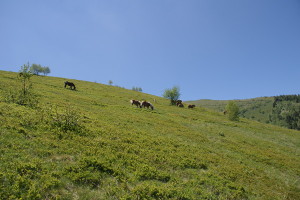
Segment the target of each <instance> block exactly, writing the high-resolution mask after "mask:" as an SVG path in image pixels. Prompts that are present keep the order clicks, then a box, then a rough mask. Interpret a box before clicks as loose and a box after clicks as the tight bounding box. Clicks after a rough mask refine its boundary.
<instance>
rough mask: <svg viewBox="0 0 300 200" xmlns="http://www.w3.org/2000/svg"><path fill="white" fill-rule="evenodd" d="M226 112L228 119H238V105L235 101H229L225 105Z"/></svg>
mask: <svg viewBox="0 0 300 200" xmlns="http://www.w3.org/2000/svg"><path fill="white" fill-rule="evenodd" d="M225 109H226V114H228V119H229V120H231V121H239V107H238V106H237V104H236V103H235V101H229V102H228V104H227V105H226V108H225Z"/></svg>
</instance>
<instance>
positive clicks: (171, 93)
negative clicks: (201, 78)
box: [163, 86, 181, 105]
mask: <svg viewBox="0 0 300 200" xmlns="http://www.w3.org/2000/svg"><path fill="white" fill-rule="evenodd" d="M180 95H181V94H180V88H179V87H178V86H174V87H173V88H171V89H165V91H164V93H163V97H164V98H166V99H169V100H170V101H171V104H172V105H175V104H176V101H177V100H178V99H179V97H180Z"/></svg>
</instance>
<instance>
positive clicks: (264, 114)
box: [186, 97, 274, 123]
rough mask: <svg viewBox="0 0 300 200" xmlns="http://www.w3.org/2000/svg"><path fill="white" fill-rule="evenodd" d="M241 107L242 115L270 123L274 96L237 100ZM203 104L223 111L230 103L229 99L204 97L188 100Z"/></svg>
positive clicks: (191, 102) (198, 104)
mask: <svg viewBox="0 0 300 200" xmlns="http://www.w3.org/2000/svg"><path fill="white" fill-rule="evenodd" d="M235 102H236V104H237V105H238V107H239V109H240V116H241V117H245V118H247V119H251V120H256V121H259V122H264V123H269V122H270V119H269V115H271V114H272V109H273V102H274V98H273V97H259V98H253V99H243V100H235ZM186 103H189V104H195V105H197V106H202V107H205V108H208V109H211V110H215V111H217V112H223V111H224V110H225V107H226V105H227V103H228V101H227V100H209V99H203V100H198V101H189V102H186Z"/></svg>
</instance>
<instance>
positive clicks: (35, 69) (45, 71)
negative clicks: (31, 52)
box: [30, 64, 50, 76]
mask: <svg viewBox="0 0 300 200" xmlns="http://www.w3.org/2000/svg"><path fill="white" fill-rule="evenodd" d="M30 71H31V72H32V73H33V74H35V75H39V74H40V73H43V74H44V76H46V75H47V74H49V73H50V68H49V67H42V66H41V65H39V64H32V65H31V67H30Z"/></svg>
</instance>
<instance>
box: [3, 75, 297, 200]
mask: <svg viewBox="0 0 300 200" xmlns="http://www.w3.org/2000/svg"><path fill="white" fill-rule="evenodd" d="M17 77H18V73H13V72H6V71H0V155H1V156H0V199H22V200H23V199H30V200H31V199H80V200H84V199H86V200H88V199H124V200H125V199H126V200H138V199H174V200H175V199H176V200H193V199H195V200H196V199H270V200H274V199H275V200H276V199H295V200H297V199H300V182H299V180H300V132H299V131H296V130H290V129H286V128H281V127H278V126H273V125H269V124H265V123H260V122H257V121H252V120H250V119H245V118H241V119H240V121H238V122H233V121H229V120H228V119H227V118H226V116H224V115H223V113H221V112H216V111H213V110H210V109H207V108H204V107H201V106H197V107H196V108H194V109H188V108H187V106H185V107H184V108H179V107H176V106H171V105H170V102H169V100H167V99H164V98H161V97H157V96H153V95H150V94H145V93H141V92H137V91H132V90H127V89H123V88H120V87H115V86H109V85H104V84H99V83H93V82H86V81H80V80H68V79H64V78H57V77H47V76H46V77H45V76H33V77H32V78H31V81H32V87H33V91H34V93H35V94H36V96H37V97H36V98H37V99H38V104H37V105H36V106H34V107H29V106H22V105H18V104H15V103H12V102H9V101H8V100H7V96H9V95H10V94H11V93H12V91H15V90H18V87H19V85H18V82H17ZM66 80H68V81H71V82H73V83H74V84H75V85H76V88H77V90H70V89H68V88H64V81H66ZM183 92H184V91H183ZM131 99H136V100H147V101H150V102H151V103H153V105H154V110H150V109H146V108H137V107H135V106H132V105H131V104H130V102H129V101H130V100H131ZM154 99H155V101H154Z"/></svg>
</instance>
